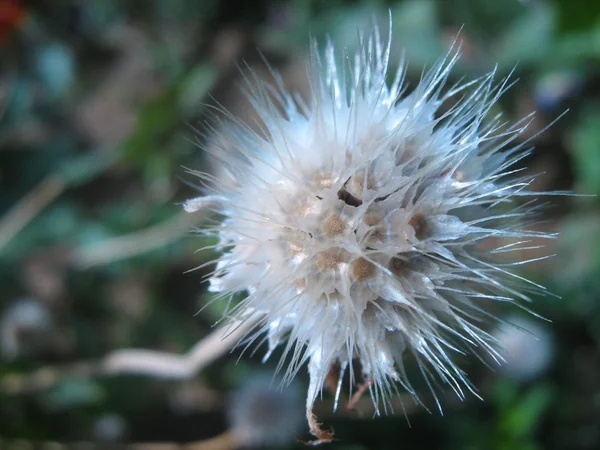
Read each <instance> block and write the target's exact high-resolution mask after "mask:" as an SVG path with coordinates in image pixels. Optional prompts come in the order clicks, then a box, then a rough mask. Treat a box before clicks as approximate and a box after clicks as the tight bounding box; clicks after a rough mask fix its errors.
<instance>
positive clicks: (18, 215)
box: [0, 0, 600, 450]
mask: <svg viewBox="0 0 600 450" xmlns="http://www.w3.org/2000/svg"><path fill="white" fill-rule="evenodd" d="M388 10H391V14H392V16H393V33H394V52H395V53H394V55H393V57H394V58H395V59H396V60H397V59H398V57H399V55H400V52H401V50H402V49H405V51H406V55H407V59H408V63H409V81H410V82H411V85H412V86H414V85H415V82H417V81H418V79H419V76H420V74H421V71H422V69H423V67H424V66H426V65H429V64H431V63H432V62H434V61H435V60H436V59H437V58H439V57H440V56H441V55H443V54H444V52H445V51H446V50H447V49H448V47H449V46H450V44H451V43H452V41H453V40H454V38H455V37H456V36H457V33H458V32H459V30H461V27H462V31H460V38H461V40H462V42H463V57H462V59H461V61H460V63H459V64H458V66H457V68H456V70H455V71H454V73H453V75H452V78H453V81H458V80H459V79H460V78H462V77H466V78H473V77H476V76H478V75H481V74H484V73H486V72H488V71H490V70H492V69H493V67H494V65H495V64H496V63H497V64H498V72H499V75H498V78H499V79H500V78H501V76H503V75H506V74H508V73H509V72H510V71H511V70H512V69H513V68H515V66H516V70H515V73H514V75H513V79H517V78H518V79H519V81H518V83H517V84H516V86H515V87H513V88H512V89H511V90H510V91H509V92H508V93H507V94H506V95H505V96H504V98H503V99H502V101H501V105H500V106H499V108H500V107H501V108H502V110H503V112H504V114H505V116H506V117H507V118H509V119H511V120H516V119H518V118H520V117H522V116H524V115H525V114H527V113H529V112H530V111H532V110H536V111H537V112H538V113H537V115H536V119H535V121H534V122H533V124H532V126H531V127H530V130H531V131H528V132H527V134H526V135H525V137H531V136H533V135H535V134H536V133H537V132H538V131H540V130H542V129H543V128H544V127H546V126H547V125H548V124H549V123H551V122H552V121H553V120H554V119H555V118H556V117H558V116H559V115H560V114H561V113H563V112H564V111H565V110H567V109H569V112H568V113H567V114H566V115H565V116H563V117H562V118H561V119H560V120H559V121H558V122H557V123H556V124H554V125H553V126H552V127H551V128H550V129H549V130H547V131H545V132H544V133H543V134H541V135H540V136H537V137H535V138H534V144H535V146H536V150H535V151H534V152H533V154H532V156H531V157H529V158H527V160H526V161H524V162H523V166H526V167H527V170H529V171H531V172H532V173H540V174H541V175H540V176H539V177H538V179H537V181H536V185H535V186H534V188H535V189H537V190H545V191H548V190H572V191H573V192H575V193H582V194H595V195H598V194H600V64H599V63H600V2H598V1H595V0H522V1H519V0H504V1H493V0H456V1H453V0H447V1H442V0H440V1H433V0H405V1H397V2H391V1H359V0H355V1H347V0H332V1H327V2H325V1H317V0H312V1H309V0H306V1H301V0H292V1H287V2H286V1H276V0H258V1H218V0H201V1H194V0H168V1H167V0H130V1H119V0H86V1H83V0H81V1H75V0H63V1H54V0H39V1H31V2H25V1H17V0H0V54H1V58H0V112H1V117H0V365H1V368H0V448H3V449H4V448H7V449H12V448H21V449H30V448H35V447H34V446H35V445H42V444H41V443H46V444H44V445H47V447H46V448H62V447H61V446H60V445H58V444H56V445H58V446H55V447H48V445H50V444H48V443H49V442H51V441H53V442H58V443H60V444H61V445H64V446H66V448H70V445H71V443H76V442H88V443H90V445H91V444H92V443H93V445H96V446H100V447H102V448H108V447H110V448H122V447H123V446H125V445H127V444H129V443H135V442H173V443H177V442H189V441H198V440H203V439H208V438H211V437H215V436H217V435H220V434H221V433H224V432H225V431H226V430H227V429H228V427H230V426H231V425H230V424H229V422H228V419H227V417H233V418H232V420H233V421H234V422H235V420H238V419H235V416H236V414H235V413H234V412H232V410H233V411H238V410H240V411H241V410H249V411H252V412H251V413H250V414H251V415H255V416H256V417H254V419H256V420H258V422H260V420H261V417H262V416H260V415H261V414H266V417H265V418H264V420H265V421H267V422H269V421H272V420H275V419H278V420H281V417H285V418H286V420H287V421H288V423H291V422H292V421H293V420H294V418H295V417H296V416H298V414H300V416H302V414H303V404H302V402H303V389H304V388H305V386H306V379H304V378H302V377H301V379H299V380H298V385H297V386H293V387H292V388H291V391H290V392H287V394H285V395H284V394H269V395H267V396H265V395H263V397H260V395H261V392H260V390H261V388H260V387H259V388H257V387H256V384H252V383H251V381H252V380H256V379H257V377H259V378H260V377H261V376H262V375H260V374H261V373H271V372H272V370H273V368H274V365H275V363H276V361H277V358H274V359H273V361H270V362H269V363H268V364H265V365H262V364H261V363H260V359H261V355H262V352H263V350H264V349H259V350H258V352H257V354H256V355H254V356H253V357H250V356H249V352H248V354H244V356H242V358H241V359H240V360H239V362H237V363H236V361H237V359H238V358H239V357H240V354H241V352H240V351H238V350H236V351H234V352H233V353H232V354H231V355H227V356H225V357H224V358H221V359H220V360H218V361H217V362H215V363H214V364H212V365H210V366H209V367H208V368H206V369H205V370H203V371H202V372H201V373H200V374H198V375H197V376H195V377H193V378H192V379H190V380H186V381H176V380H166V379H160V378H155V377H144V376H133V375H129V376H119V377H106V376H100V377H97V376H90V374H89V373H87V370H86V369H85V367H88V366H86V365H85V364H86V363H84V364H83V366H81V365H80V363H81V362H85V361H88V362H89V361H95V360H98V358H101V357H102V356H103V355H105V354H107V353H109V352H110V351H111V350H114V349H118V348H124V347H140V348H146V349H155V350H162V351H168V352H174V353H184V352H186V351H187V350H188V349H189V348H191V347H192V346H193V345H194V344H195V343H196V342H197V341H198V340H200V339H201V338H202V337H204V336H206V335H207V334H208V333H210V331H211V326H212V325H213V323H214V322H215V321H216V320H217V318H218V317H219V314H220V306H219V305H218V304H216V305H213V306H211V307H210V308H208V309H206V310H204V311H203V312H202V313H201V314H198V315H197V314H196V313H197V312H198V311H199V309H200V308H201V307H202V305H204V304H205V303H206V301H207V300H208V299H209V298H210V297H209V295H208V294H207V293H206V292H205V284H203V283H202V282H201V281H202V277H203V275H205V274H207V273H208V272H209V271H210V266H208V267H206V268H203V269H200V270H197V271H195V272H191V273H187V274H186V273H185V272H186V271H187V270H189V269H192V268H194V267H197V266H199V265H200V264H202V263H204V262H207V261H209V260H210V259H211V258H212V257H213V256H214V255H210V254H209V253H206V252H204V253H194V251H195V250H196V249H197V248H200V247H201V246H203V245H206V244H207V243H210V242H209V241H207V240H206V238H202V237H199V236H195V235H193V234H192V233H190V230H191V229H192V227H193V226H194V225H199V224H200V221H199V220H197V219H196V218H194V217H192V216H185V215H184V214H183V213H182V212H181V206H180V204H181V202H183V201H185V199H187V198H190V197H193V196H195V195H197V194H196V192H197V191H196V190H195V188H194V185H195V184H196V180H195V179H194V177H193V176H191V175H189V174H187V172H186V169H185V168H186V167H189V168H193V169H204V170H210V168H209V167H207V165H206V163H205V162H204V156H203V153H202V151H201V150H200V149H199V148H198V145H196V144H200V145H202V144H204V143H205V139H204V138H203V137H201V136H200V137H199V136H198V134H197V133H196V131H195V128H196V127H197V125H198V124H201V123H202V122H203V121H204V120H207V119H210V118H211V117H212V115H213V114H214V113H213V112H212V110H211V108H210V107H209V105H211V104H215V102H217V101H218V102H219V103H221V104H223V105H224V106H225V107H227V108H229V109H230V110H231V111H233V112H234V113H235V114H236V115H239V116H240V117H242V118H244V119H245V120H251V118H252V112H251V111H250V109H249V107H248V104H247V102H246V101H245V100H244V98H243V97H242V96H241V94H240V90H239V89H238V86H239V84H240V82H241V79H242V77H241V75H240V69H239V67H241V66H244V65H245V64H248V66H250V67H252V68H253V69H254V70H255V71H256V72H257V73H258V74H263V73H265V72H266V71H265V65H264V63H263V62H262V59H261V54H262V55H264V56H265V57H266V59H267V60H268V61H269V62H270V64H271V65H272V66H273V67H275V68H277V69H278V70H279V71H281V73H282V77H283V80H284V83H285V84H286V86H288V87H289V88H290V89H293V90H298V91H299V92H303V91H304V90H306V88H307V84H306V79H305V71H304V66H303V64H304V57H305V55H306V50H307V45H308V41H309V35H312V36H314V37H316V38H317V39H319V40H321V41H322V40H323V38H324V37H325V36H326V35H329V36H331V38H332V39H333V40H334V41H335V42H336V43H338V44H340V45H346V46H348V47H351V46H353V45H355V44H354V43H355V40H356V34H357V29H360V28H365V27H367V26H369V24H370V21H371V20H372V18H373V17H377V20H380V21H381V23H382V24H383V27H384V29H386V28H385V27H386V23H387V11H388ZM550 200H551V201H550V202H549V203H550V204H551V207H549V208H548V209H547V212H545V213H544V223H543V224H540V225H539V226H540V227H543V229H544V230H547V231H557V232H560V237H559V238H558V239H557V240H555V241H552V242H550V243H549V244H548V246H547V248H546V249H545V250H544V251H545V252H546V253H550V254H553V253H556V254H557V256H555V257H554V258H552V259H550V260H546V261H543V262H540V263H535V264H531V265H528V266H524V267H522V271H523V273H524V274H525V275H526V276H528V277H530V278H532V279H533V280H535V281H536V282H539V283H541V284H543V285H545V286H548V288H549V291H550V292H552V293H555V294H557V297H553V296H548V297H543V298H538V299H536V302H535V304H534V305H533V306H532V308H533V309H534V310H535V311H536V312H538V313H539V314H541V315H542V316H544V317H546V318H548V319H550V320H551V323H550V322H545V321H542V320H539V319H536V318H534V317H533V316H527V315H516V316H515V315H514V314H518V311H517V310H516V308H510V309H508V310H505V309H504V308H498V307H494V309H493V311H492V312H494V313H497V314H509V315H510V317H509V318H510V319H511V320H513V321H514V322H515V323H517V324H518V325H520V326H521V327H523V328H525V329H527V330H530V331H531V332H532V333H533V334H535V335H536V336H537V340H536V339H534V338H532V337H531V336H530V335H528V334H525V333H520V332H519V331H518V330H517V329H509V330H504V331H503V332H501V334H499V336H501V337H502V339H504V341H505V342H506V346H507V348H508V349H509V350H510V351H511V352H512V355H513V356H512V357H511V358H509V363H508V364H507V366H506V367H505V368H503V369H496V370H495V371H492V370H489V369H488V368H486V367H485V366H483V365H482V364H481V363H480V362H479V361H476V360H474V359H466V360H465V361H463V362H461V364H462V366H463V367H464V368H465V369H466V371H467V372H468V373H469V375H470V377H471V379H472V381H473V384H474V385H475V386H477V388H478V389H479V390H480V393H481V395H482V396H483V397H484V399H485V401H480V400H477V399H476V398H474V397H473V396H469V397H468V398H467V400H466V401H465V402H459V401H456V400H455V399H452V398H448V399H445V401H444V404H445V409H444V416H443V417H442V416H441V415H440V414H439V413H436V412H435V408H434V404H433V403H432V402H429V405H430V406H432V410H433V413H431V414H430V413H428V412H426V411H425V410H424V409H423V408H415V407H413V406H412V405H407V411H406V417H405V416H404V414H403V413H402V411H401V409H400V410H398V411H396V414H394V415H390V416H387V417H382V418H375V419H373V418H372V417H371V415H370V413H366V414H363V415H362V416H361V415H360V414H358V413H350V412H344V411H341V412H340V413H339V414H337V415H333V414H332V413H331V410H330V408H323V409H322V410H319V413H320V418H321V419H322V420H323V421H324V423H325V426H326V427H329V426H333V428H334V429H335V431H336V435H337V437H338V438H339V439H340V440H339V441H338V442H335V443H334V444H331V446H330V448H339V449H347V450H362V449H398V448H403V449H413V448H414V449H420V448H428V449H431V448H440V449H498V450H500V449H511V450H517V449H519V450H520V449H525V450H529V449H542V448H548V449H597V448H600V355H599V349H600V276H599V275H600V200H599V198H598V197H566V196H563V197H551V198H550ZM536 252H537V250H535V249H534V250H531V251H530V252H527V251H525V252H524V253H525V254H524V255H522V257H524V258H528V257H535V256H537V254H538V253H536ZM558 296H560V298H558ZM511 314H512V315H511ZM507 317H508V316H507ZM494 332H496V331H494ZM87 364H89V363H87ZM408 364H409V365H410V362H409V363H408ZM82 367H83V369H82ZM303 376H304V375H303ZM248 383H250V385H251V386H254V387H252V388H251V389H250V391H251V392H254V393H255V394H256V396H258V397H256V396H255V397H256V398H250V399H249V398H248V397H252V395H250V396H249V395H248V393H247V392H246V393H245V397H244V395H241V394H240V395H237V396H236V397H231V393H232V392H236V391H238V393H239V389H243V388H244V385H247V384H248ZM259 384H260V383H259ZM242 393H243V391H242ZM296 393H299V394H298V395H296ZM425 397H426V395H425ZM240 402H242V403H240ZM244 402H245V403H244ZM253 402H254V403H253ZM261 402H263V403H261ZM329 406H330V403H329ZM271 407H272V408H275V411H277V414H276V416H279V417H270V416H269V412H268V411H267V412H265V410H268V409H269V408H271ZM244 408H245V409H244ZM277 408H279V409H277ZM228 411H229V412H228ZM271 412H272V411H271ZM407 418H408V421H407ZM409 423H410V425H409ZM234 426H236V425H235V423H234ZM257 426H259V425H257ZM303 427H304V424H303V422H302V417H300V427H299V428H298V429H297V430H296V432H297V433H298V435H299V436H301V437H307V430H306V429H304V428H303ZM292 429H293V427H292ZM288 434H289V438H290V439H289V441H288V442H287V443H285V442H283V443H280V444H277V446H278V447H279V448H303V447H302V445H301V444H298V443H296V442H295V438H294V435H293V433H292V432H289V433H288ZM213 444H214V445H216V446H214V447H210V448H223V449H224V448H228V447H226V444H225V443H223V442H221V443H219V442H216V443H215V442H213ZM207 445H208V444H207ZM91 448H93V447H91ZM198 448H201V447H198ZM205 448H209V447H205Z"/></svg>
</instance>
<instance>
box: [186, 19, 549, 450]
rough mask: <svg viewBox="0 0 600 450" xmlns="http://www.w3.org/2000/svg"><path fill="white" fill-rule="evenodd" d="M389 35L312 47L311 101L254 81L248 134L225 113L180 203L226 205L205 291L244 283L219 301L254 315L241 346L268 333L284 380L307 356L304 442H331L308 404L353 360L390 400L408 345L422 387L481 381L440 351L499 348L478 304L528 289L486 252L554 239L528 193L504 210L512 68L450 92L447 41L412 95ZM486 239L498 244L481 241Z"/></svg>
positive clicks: (373, 389) (510, 182)
mask: <svg viewBox="0 0 600 450" xmlns="http://www.w3.org/2000/svg"><path fill="white" fill-rule="evenodd" d="M390 28H391V26H390ZM390 46H391V33H390V36H389V37H388V39H387V41H385V40H382V38H381V36H380V34H379V31H378V30H377V28H375V30H374V31H373V33H371V34H370V35H369V36H367V37H364V36H362V35H359V45H358V50H357V51H356V53H355V54H354V55H351V54H348V52H347V51H344V52H343V54H342V58H341V59H338V58H337V57H336V52H335V49H334V46H333V44H332V43H331V42H329V43H328V45H327V47H326V50H325V54H324V58H322V57H321V56H320V53H319V49H318V46H317V44H316V43H314V42H313V45H312V47H311V52H310V58H309V63H308V70H309V78H310V95H309V97H310V98H309V99H308V101H307V102H304V101H303V100H302V99H300V98H298V97H297V96H295V95H294V94H292V93H289V92H286V90H285V89H284V87H283V83H282V80H281V79H280V77H279V76H278V74H277V73H276V72H273V77H274V80H275V82H274V83H273V84H269V83H267V82H263V81H259V80H253V83H254V84H252V86H251V89H249V92H248V96H249V99H250V101H251V102H252V105H253V106H254V108H255V109H256V113H257V115H258V117H259V119H260V120H259V126H258V128H259V129H258V131H256V130H255V129H253V128H251V127H250V126H248V125H247V124H245V123H243V122H242V121H241V120H239V119H237V118H236V117H234V116H232V115H231V114H229V115H228V118H229V123H227V124H224V125H223V127H222V128H221V129H220V130H219V131H216V133H217V135H218V138H219V139H218V142H220V144H216V145H215V146H213V147H210V148H207V152H209V154H210V155H211V156H212V157H214V158H215V159H216V160H217V161H218V162H219V163H220V165H221V166H222V169H223V171H222V175H221V176H219V177H214V176H211V175H209V174H205V173H201V172H194V173H196V174H197V175H198V176H199V177H200V178H201V180H202V181H203V183H204V184H205V186H206V188H207V191H208V192H207V194H206V195H205V196H203V197H199V198H196V199H191V200H189V201H188V202H186V204H185V205H184V207H185V209H186V210H187V211H189V212H193V211H196V210H198V209H212V210H215V211H218V212H219V213H220V214H222V215H223V217H224V219H223V220H222V221H221V222H220V223H218V224H217V225H215V226H212V227H208V228H206V229H205V231H206V232H208V233H213V234H216V235H217V236H218V238H219V242H218V245H216V248H217V249H218V250H220V251H221V256H220V257H219V258H218V261H217V266H216V269H215V270H214V272H213V273H212V275H211V277H210V291H212V292H215V293H217V294H218V295H217V299H218V300H222V301H227V302H229V303H228V305H229V304H231V302H232V298H233V296H234V295H236V294H238V293H242V292H245V293H246V294H247V295H246V297H245V298H244V300H242V301H240V302H239V303H238V304H236V305H235V306H234V307H231V308H229V310H228V312H227V315H228V316H232V317H235V318H236V319H244V318H246V317H248V318H250V317H255V316H256V315H257V314H258V315H260V317H261V319H262V320H261V321H260V323H259V325H258V327H257V328H256V329H255V330H254V331H253V332H252V333H251V334H250V335H249V336H248V339H247V340H246V342H252V341H255V340H257V339H259V338H260V337H263V336H264V335H266V340H267V341H268V351H267V354H266V356H265V359H267V358H269V356H270V355H271V354H272V352H273V351H274V350H275V349H276V348H277V347H278V346H280V345H283V344H285V345H284V347H283V356H282V357H281V359H280V362H279V365H278V370H279V369H281V370H282V371H283V372H284V379H285V380H286V381H288V382H289V381H290V380H291V379H292V378H294V376H295V375H296V374H297V372H298V371H299V370H300V368H301V367H302V366H303V365H304V364H305V363H307V364H308V372H309V376H310V385H309V388H308V394H307V400H306V413H307V419H308V422H309V426H310V431H311V433H312V434H313V435H314V436H315V437H316V438H317V440H316V441H314V443H322V442H328V441H330V440H331V439H332V434H331V433H330V432H327V431H324V430H322V429H321V428H320V426H319V423H318V422H317V419H316V418H315V416H314V415H313V412H312V411H313V405H314V403H315V400H316V398H317V396H318V395H319V394H320V392H321V391H322V389H323V386H324V385H325V384H330V382H331V381H332V379H334V381H335V382H336V386H337V387H336V388H335V391H336V392H335V395H336V402H335V404H336V406H337V403H338V398H339V396H340V390H341V387H342V384H343V383H342V379H343V378H344V373H345V372H346V370H347V369H348V370H349V372H350V382H351V383H352V385H355V384H357V383H358V382H359V381H362V382H363V383H362V386H361V387H360V388H359V391H358V392H363V391H365V390H366V389H368V390H369V392H370V394H371V397H372V399H373V401H374V403H375V404H376V405H383V407H384V409H385V410H386V409H387V407H388V400H389V399H390V397H391V395H392V394H393V393H395V392H396V391H397V390H398V387H399V386H400V387H402V388H403V389H404V390H406V391H408V392H409V393H411V394H412V395H414V396H415V398H417V399H418V397H417V392H416V390H415V389H413V387H412V385H411V383H410V380H409V379H408V377H407V375H406V371H405V369H404V359H405V355H406V354H409V355H411V356H412V358H413V359H414V361H415V362H416V366H417V368H418V370H419V371H420V372H421V374H422V375H423V377H424V379H425V381H426V382H427V385H428V386H429V387H430V388H431V390H432V392H434V390H433V388H432V386H433V385H434V384H437V383H439V382H442V383H444V384H447V385H449V386H450V387H451V388H452V389H453V390H454V391H455V392H456V394H457V395H458V396H460V397H463V395H464V391H465V389H466V390H468V391H471V392H473V393H475V390H474V388H473V387H472V386H471V384H470V383H469V381H468V380H467V378H466V375H465V373H464V372H463V371H462V370H461V369H460V368H459V367H458V366H457V364H456V363H455V362H454V360H453V359H452V355H453V354H455V353H467V352H472V353H475V354H477V355H478V356H479V358H480V359H483V357H484V356H486V355H488V354H489V355H491V356H492V358H493V359H494V360H496V361H500V360H501V356H500V354H499V353H498V351H497V349H496V344H497V342H496V339H495V338H494V337H492V336H491V335H490V334H488V333H487V332H486V331H484V330H483V329H482V322H483V319H486V318H487V317H488V316H491V315H490V314H489V313H488V312H486V310H485V309H484V307H485V306H482V304H483V303H485V302H507V301H514V300H513V299H518V300H523V301H529V300H530V298H529V296H528V293H529V292H530V290H531V289H538V288H540V287H539V286H537V285H533V284H530V285H528V287H527V289H522V290H520V289H519V288H518V287H517V286H518V282H520V281H523V279H522V278H521V277H520V276H518V275H516V274H512V273H511V272H510V270H509V269H510V267H509V266H510V264H508V263H506V262H503V263H502V264H500V263H494V262H492V261H493V257H494V256H495V255H496V254H509V253H510V252H511V251H515V250H518V249H520V248H521V246H522V245H526V244H524V243H525V242H527V241H528V240H529V239H530V238H537V237H542V238H546V237H550V235H548V234H544V233H541V232H535V231H527V230H526V229H524V228H525V227H526V225H527V222H528V221H530V219H531V218H532V216H533V215H534V214H535V212H536V208H535V207H534V206H532V203H531V202H525V203H522V204H520V205H519V206H514V205H513V199H514V198H516V197H523V196H529V195H532V194H531V193H530V192H528V191H526V188H527V186H528V184H529V183H530V182H531V180H532V179H531V177H528V176H524V177H521V178H516V179H515V177H514V175H515V174H516V173H517V172H519V170H518V169H515V168H514V167H513V166H514V164H515V163H516V162H517V161H519V160H520V159H522V158H523V157H524V156H525V155H527V152H528V150H527V149H526V145H527V141H523V142H519V143H517V138H518V137H519V135H520V134H521V133H523V131H524V130H525V128H526V127H527V125H528V124H529V122H530V120H531V116H528V117H525V118H524V119H522V120H520V121H518V122H517V123H515V124H513V125H506V124H505V123H503V122H502V121H501V117H500V115H497V116H495V117H492V118H489V117H488V116H489V115H490V114H489V113H490V111H491V110H492V108H493V107H494V105H495V104H496V102H497V100H498V99H499V97H500V96H501V95H502V94H503V93H504V92H505V91H506V89H508V87H509V83H508V78H507V79H505V80H503V81H502V82H501V83H500V84H495V82H494V75H495V72H492V73H490V74H488V75H485V76H483V77H481V78H479V79H476V80H474V81H471V82H468V83H463V84H458V85H455V86H452V87H450V88H448V89H446V87H445V86H446V84H447V83H446V82H447V79H448V77H449V75H450V71H451V69H452V67H453V66H454V65H455V63H456V61H457V59H458V56H459V55H458V53H459V52H458V50H456V49H453V50H451V51H450V52H449V53H448V54H447V56H446V57H445V58H443V59H442V60H441V61H439V62H438V63H437V64H435V65H434V67H433V68H432V69H430V70H429V71H428V72H427V73H426V74H425V75H424V76H423V78H422V79H421V81H420V83H419V84H418V86H416V88H415V89H414V90H413V91H412V92H411V93H409V94H406V86H405V84H404V77H405V74H406V69H405V65H404V64H400V65H399V67H398V68H397V69H396V70H395V71H394V73H392V74H390V68H389V60H390ZM388 75H392V76H393V81H392V82H391V84H389V85H388V84H387V83H386V79H387V78H388ZM446 105H447V106H446ZM487 238H494V240H493V241H494V242H496V243H497V242H498V240H499V239H508V240H510V242H509V243H506V242H504V243H502V244H499V245H496V247H494V248H493V249H490V248H489V245H488V247H487V248H486V249H484V247H483V246H482V242H487V241H489V240H488V239H487ZM523 262H524V261H517V262H516V263H519V264H521V263H523ZM354 360H356V361H358V362H359V363H360V368H361V372H362V373H360V374H357V373H354V370H353V365H352V362H353V361H354ZM434 394H435V392H434ZM436 399H437V397H436ZM438 406H439V402H438Z"/></svg>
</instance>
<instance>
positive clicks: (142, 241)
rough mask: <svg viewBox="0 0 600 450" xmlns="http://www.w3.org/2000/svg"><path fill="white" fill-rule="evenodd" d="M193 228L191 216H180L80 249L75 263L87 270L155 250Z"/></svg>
mask: <svg viewBox="0 0 600 450" xmlns="http://www.w3.org/2000/svg"><path fill="white" fill-rule="evenodd" d="M191 224H192V220H191V219H190V217H189V215H187V214H178V215H176V216H174V217H173V218H172V219H170V220H167V221H164V222H161V223H159V224H157V225H154V226H152V227H149V228H146V229H144V230H141V231H135V232H133V233H130V234H126V235H122V236H118V237H115V238H112V239H107V240H104V241H101V242H98V243H97V244H94V245H91V246H85V247H80V248H78V249H76V250H75V251H74V254H73V263H74V264H75V266H77V267H79V268H80V269H87V268H90V267H93V266H99V265H103V264H108V263H111V262H115V261H120V260H123V259H127V258H131V257H133V256H136V255H139V254H142V253H146V252H149V251H152V250H156V249H159V248H162V247H164V246H165V245H166V244H168V243H170V242H172V241H174V240H176V239H177V238H179V237H181V236H182V235H183V233H184V232H185V231H186V230H189V228H190V227H191Z"/></svg>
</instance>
